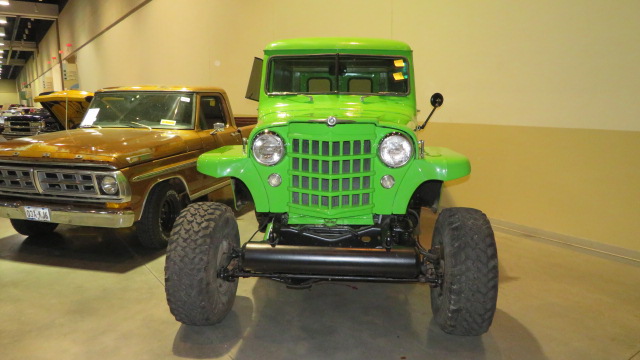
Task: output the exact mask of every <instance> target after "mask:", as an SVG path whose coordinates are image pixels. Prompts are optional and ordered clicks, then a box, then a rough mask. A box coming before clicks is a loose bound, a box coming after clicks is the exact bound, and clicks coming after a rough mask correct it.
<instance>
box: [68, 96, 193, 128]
mask: <svg viewBox="0 0 640 360" xmlns="http://www.w3.org/2000/svg"><path fill="white" fill-rule="evenodd" d="M194 102H195V98H194V94H192V93H171V92H149V91H140V92H135V91H122V92H105V93H97V94H96V95H95V97H94V98H93V101H92V102H91V105H90V106H89V109H88V110H87V112H86V114H85V116H84V118H83V119H82V123H81V124H80V127H92V126H96V127H133V128H135V127H139V128H152V129H176V130H180V129H193V128H194V116H193V106H194Z"/></svg>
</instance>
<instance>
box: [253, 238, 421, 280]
mask: <svg viewBox="0 0 640 360" xmlns="http://www.w3.org/2000/svg"><path fill="white" fill-rule="evenodd" d="M242 268H243V269H244V270H246V271H250V272H257V273H284V274H309V275H350V276H373V277H389V278H399V279H414V278H417V277H418V275H419V274H420V256H419V255H418V253H417V252H416V250H415V249H414V248H398V249H391V250H390V251H387V250H385V249H361V248H358V249H353V248H332V247H321V246H293V245H277V246H276V247H271V245H269V244H267V243H251V242H249V243H246V244H245V245H244V246H243V251H242Z"/></svg>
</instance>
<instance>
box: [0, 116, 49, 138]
mask: <svg viewBox="0 0 640 360" xmlns="http://www.w3.org/2000/svg"><path fill="white" fill-rule="evenodd" d="M4 125H5V130H4V135H14V136H15V135H18V136H29V135H36V134H38V132H40V130H41V129H42V124H41V122H40V121H26V120H5V124H4Z"/></svg>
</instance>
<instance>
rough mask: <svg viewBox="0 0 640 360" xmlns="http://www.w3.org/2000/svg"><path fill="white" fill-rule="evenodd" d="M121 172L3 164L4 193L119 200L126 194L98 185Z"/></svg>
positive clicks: (0, 190) (0, 192)
mask: <svg viewBox="0 0 640 360" xmlns="http://www.w3.org/2000/svg"><path fill="white" fill-rule="evenodd" d="M117 174H118V172H113V171H101V170H96V171H92V170H86V169H77V170H76V169H56V168H53V167H51V166H47V167H46V168H44V167H39V166H35V167H25V166H24V165H17V166H13V165H5V164H2V165H1V166H0V195H2V196H12V197H28V198H47V199H60V200H65V199H73V200H81V201H113V200H115V201H118V200H121V199H122V194H115V195H107V194H104V193H102V192H101V191H100V188H99V186H98V184H99V182H100V180H101V179H102V177H104V176H107V175H108V176H113V177H117Z"/></svg>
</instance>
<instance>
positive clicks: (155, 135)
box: [0, 128, 196, 168]
mask: <svg viewBox="0 0 640 360" xmlns="http://www.w3.org/2000/svg"><path fill="white" fill-rule="evenodd" d="M189 150H196V149H189V148H188V146H187V144H186V142H185V141H184V139H183V138H182V136H181V131H166V130H148V129H121V128H119V129H76V130H69V131H59V132H54V133H48V134H42V135H37V136H32V137H25V138H19V139H15V140H11V141H7V142H3V143H0V159H8V158H9V159H11V160H16V159H24V158H36V159H43V158H49V159H56V160H73V161H74V162H75V161H83V162H109V163H110V164H111V165H114V166H116V167H117V168H123V167H127V166H129V165H132V164H134V163H136V164H137V163H141V162H146V161H152V160H155V159H159V158H163V157H167V156H171V155H175V154H179V153H184V152H186V151H189Z"/></svg>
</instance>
